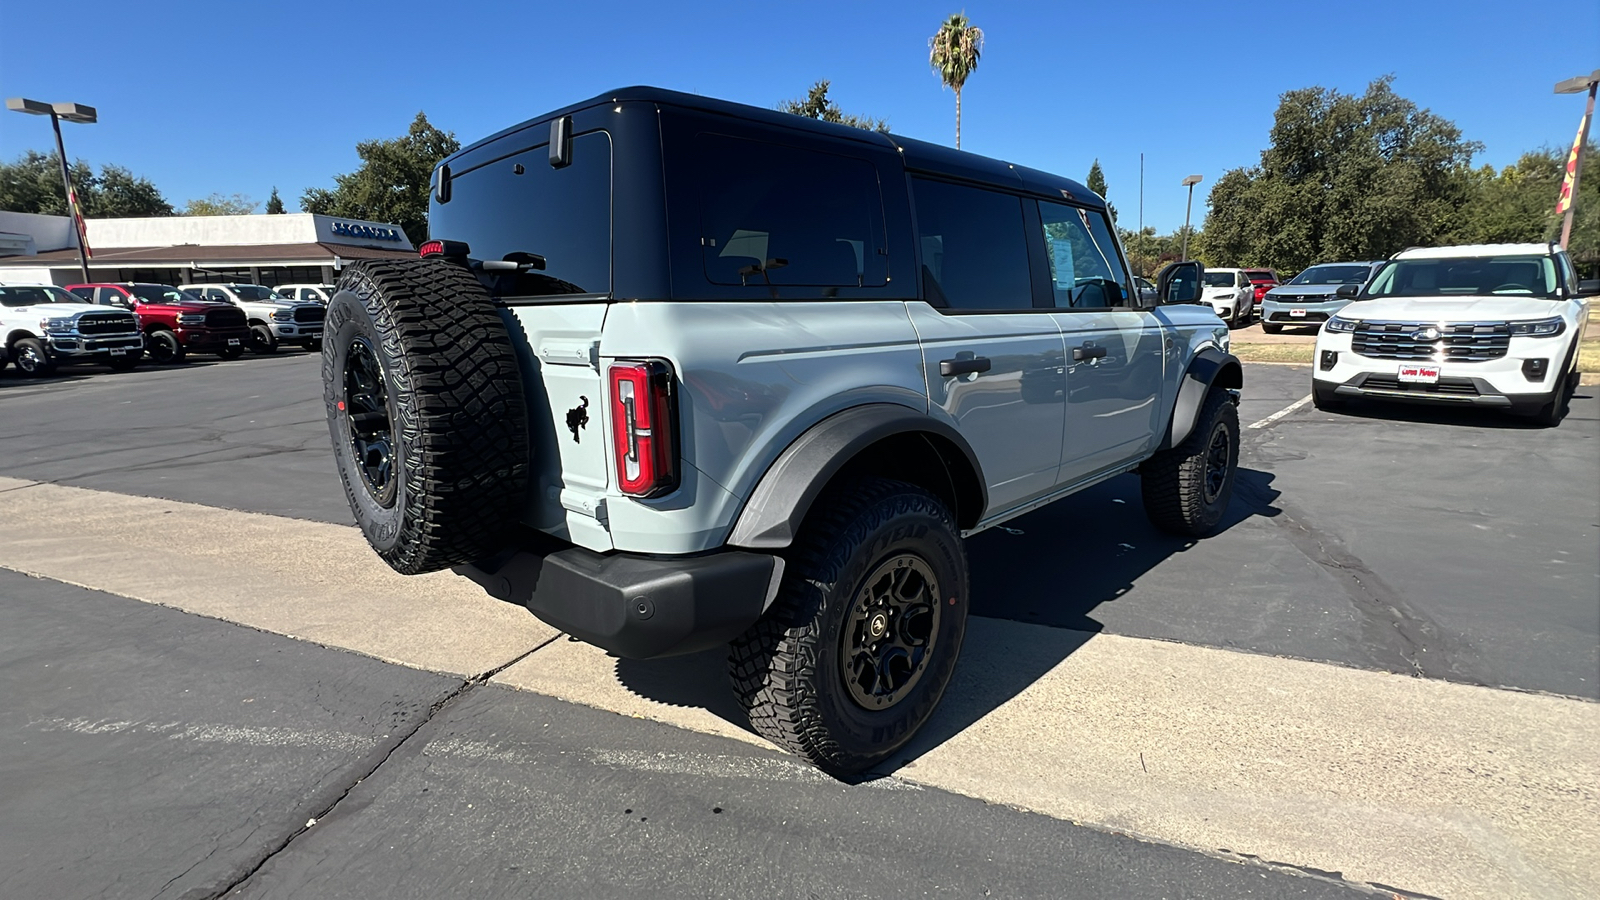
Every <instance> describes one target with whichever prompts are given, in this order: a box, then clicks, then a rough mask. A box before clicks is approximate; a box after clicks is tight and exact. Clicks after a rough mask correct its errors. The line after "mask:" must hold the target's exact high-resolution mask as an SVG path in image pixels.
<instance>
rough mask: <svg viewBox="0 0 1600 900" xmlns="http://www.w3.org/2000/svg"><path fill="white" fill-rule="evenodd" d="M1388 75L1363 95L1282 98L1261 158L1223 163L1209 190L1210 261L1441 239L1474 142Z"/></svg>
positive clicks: (1303, 257)
mask: <svg viewBox="0 0 1600 900" xmlns="http://www.w3.org/2000/svg"><path fill="white" fill-rule="evenodd" d="M1392 82H1393V79H1392V78H1391V77H1388V76H1385V77H1383V78H1379V79H1378V80H1376V81H1374V82H1372V83H1371V84H1370V85H1368V86H1367V90H1366V93H1364V94H1362V95H1360V96H1356V95H1353V94H1342V93H1340V92H1338V91H1335V90H1328V89H1325V88H1320V87H1311V88H1303V89H1300V90H1295V91H1289V92H1288V93H1286V94H1284V95H1283V96H1282V97H1281V98H1280V100H1279V103H1278V110H1277V113H1276V115H1275V116H1274V121H1273V126H1272V131H1271V136H1270V137H1271V143H1270V146H1269V147H1268V148H1267V149H1266V150H1265V151H1263V152H1262V154H1261V164H1260V165H1258V166H1256V167H1253V168H1250V169H1234V170H1231V171H1229V172H1227V173H1226V174H1224V175H1223V176H1222V178H1220V179H1218V180H1217V183H1216V184H1215V185H1214V186H1213V187H1212V189H1211V196H1210V207H1211V212H1210V214H1209V215H1208V216H1207V217H1206V220H1205V244H1206V250H1207V257H1208V259H1209V261H1210V262H1212V263H1213V264H1215V265H1249V266H1258V265H1259V266H1271V267H1273V268H1277V269H1280V270H1299V269H1302V268H1304V267H1306V266H1308V265H1311V264H1313V263H1318V262H1327V261H1329V260H1336V259H1352V260H1353V259H1382V258H1384V257H1386V256H1388V255H1390V254H1392V253H1394V252H1396V251H1398V250H1402V249H1404V248H1405V247H1408V246H1414V245H1426V244H1437V243H1440V242H1441V241H1444V240H1447V239H1448V238H1449V236H1450V235H1451V233H1452V232H1453V231H1454V230H1455V229H1456V226H1457V224H1458V215H1459V212H1460V210H1461V207H1462V206H1463V204H1464V203H1465V202H1466V201H1467V199H1468V195H1469V192H1470V187H1471V170H1470V163H1471V161H1472V155H1473V154H1474V153H1476V152H1478V151H1479V150H1480V149H1482V147H1481V145H1480V144H1477V143H1475V142H1472V141H1468V140H1465V139H1463V137H1462V135H1461V130H1460V129H1459V128H1457V127H1456V126H1455V124H1454V123H1452V122H1450V121H1449V120H1447V119H1444V118H1442V117H1440V116H1437V115H1435V114H1433V113H1432V112H1430V111H1428V110H1426V109H1421V108H1419V107H1418V106H1417V105H1416V104H1415V103H1412V102H1411V101H1410V100H1407V99H1405V98H1404V97H1401V96H1399V95H1398V94H1396V93H1395V92H1394V89H1393V84H1392Z"/></svg>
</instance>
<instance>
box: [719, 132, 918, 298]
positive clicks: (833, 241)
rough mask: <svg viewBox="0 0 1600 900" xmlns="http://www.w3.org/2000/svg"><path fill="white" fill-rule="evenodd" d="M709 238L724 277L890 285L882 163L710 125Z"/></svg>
mask: <svg viewBox="0 0 1600 900" xmlns="http://www.w3.org/2000/svg"><path fill="white" fill-rule="evenodd" d="M696 145H697V147H698V156H699V157H700V162H701V165H700V172H701V182H700V197H701V201H700V203H701V205H700V248H701V256H702V258H703V259H704V261H705V271H706V278H707V280H709V281H711V282H712V283H714V284H753V285H766V284H775V285H818V286H824V287H862V286H875V285H881V284H883V283H884V282H885V279H886V277H887V275H888V268H889V258H888V256H887V255H886V245H885V243H884V229H883V200H882V198H881V196H880V193H879V190H878V172H877V169H876V167H874V166H873V165H872V163H870V162H868V161H866V160H864V159H855V158H852V157H848V156H839V155H837V154H833V153H820V152H817V151H814V150H804V149H801V148H798V147H786V146H782V145H779V144H768V143H764V142H761V141H750V140H741V139H739V138H731V137H725V136H723V135H715V134H702V135H700V136H699V138H698V140H697V141H696Z"/></svg>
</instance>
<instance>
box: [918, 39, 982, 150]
mask: <svg viewBox="0 0 1600 900" xmlns="http://www.w3.org/2000/svg"><path fill="white" fill-rule="evenodd" d="M982 55H983V31H982V30H981V29H979V28H978V27H977V26H976V25H973V24H972V22H971V21H970V20H969V19H968V18H967V16H966V13H956V14H955V15H953V16H951V17H950V18H948V19H945V20H944V24H942V25H940V26H939V30H938V31H936V32H934V34H933V37H931V38H928V65H930V66H932V67H933V70H934V71H935V72H937V73H939V80H940V81H941V82H943V83H944V86H945V87H947V88H950V89H951V90H953V91H955V92H956V149H957V150H960V149H961V89H962V88H963V87H965V86H966V83H967V79H968V78H970V77H972V73H973V72H976V71H977V70H978V58H979V57H980V56H982Z"/></svg>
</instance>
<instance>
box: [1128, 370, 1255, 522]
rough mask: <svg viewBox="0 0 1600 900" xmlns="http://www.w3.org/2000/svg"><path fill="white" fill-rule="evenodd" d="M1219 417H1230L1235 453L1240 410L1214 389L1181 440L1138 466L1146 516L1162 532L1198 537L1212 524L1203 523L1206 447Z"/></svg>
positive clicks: (1204, 516)
mask: <svg viewBox="0 0 1600 900" xmlns="http://www.w3.org/2000/svg"><path fill="white" fill-rule="evenodd" d="M1219 416H1221V417H1223V418H1228V417H1231V418H1232V419H1233V446H1234V448H1235V452H1237V448H1238V445H1239V411H1238V409H1237V407H1235V406H1234V405H1233V401H1232V398H1230V397H1229V396H1228V394H1227V393H1226V392H1225V391H1222V390H1218V389H1216V388H1213V389H1212V390H1211V392H1210V393H1208V394H1207V395H1206V399H1205V402H1204V405H1203V406H1202V407H1201V409H1200V415H1199V417H1198V420H1197V421H1196V422H1195V423H1194V428H1193V429H1192V430H1191V431H1190V432H1189V436H1188V437H1186V438H1184V441H1183V443H1182V444H1179V445H1178V446H1177V447H1174V448H1172V449H1170V450H1164V451H1162V452H1160V453H1157V454H1156V455H1154V456H1152V457H1150V459H1148V460H1146V461H1145V462H1144V463H1143V464H1142V465H1140V466H1139V478H1140V495H1141V497H1142V498H1143V500H1144V511H1145V515H1147V516H1149V518H1150V521H1151V523H1152V524H1154V525H1155V526H1156V527H1157V528H1159V529H1161V530H1162V531H1165V532H1168V533H1169V534H1179V535H1185V536H1189V537H1200V536H1202V535H1204V534H1205V533H1207V532H1208V531H1209V530H1210V528H1209V525H1211V524H1214V523H1207V522H1206V515H1205V507H1206V503H1205V468H1206V450H1207V448H1208V446H1209V442H1210V439H1211V434H1212V431H1213V429H1214V428H1215V425H1216V422H1217V418H1218V417H1219Z"/></svg>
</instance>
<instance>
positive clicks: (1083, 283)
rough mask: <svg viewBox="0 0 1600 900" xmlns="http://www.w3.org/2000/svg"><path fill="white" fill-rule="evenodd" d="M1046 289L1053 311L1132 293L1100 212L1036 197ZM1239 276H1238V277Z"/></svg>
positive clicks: (1121, 300)
mask: <svg viewBox="0 0 1600 900" xmlns="http://www.w3.org/2000/svg"><path fill="white" fill-rule="evenodd" d="M1039 217H1040V219H1041V220H1042V221H1043V222H1044V239H1045V250H1046V256H1047V257H1048V258H1049V260H1050V289H1051V293H1052V294H1054V295H1055V301H1056V307H1057V308H1058V309H1104V308H1105V307H1108V306H1125V305H1127V303H1126V300H1127V299H1128V298H1129V296H1130V295H1131V294H1132V291H1130V290H1129V287H1128V283H1127V275H1126V274H1125V272H1124V269H1123V268H1122V262H1121V261H1120V260H1119V259H1118V257H1117V246H1116V243H1115V242H1114V241H1113V240H1112V238H1111V230H1110V228H1108V227H1107V225H1106V219H1105V216H1104V215H1103V214H1101V213H1099V212H1097V211H1095V210H1089V209H1081V208H1079V207H1076V206H1067V205H1065V204H1061V203H1048V202H1044V201H1040V203H1039ZM1241 277H1242V276H1241Z"/></svg>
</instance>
